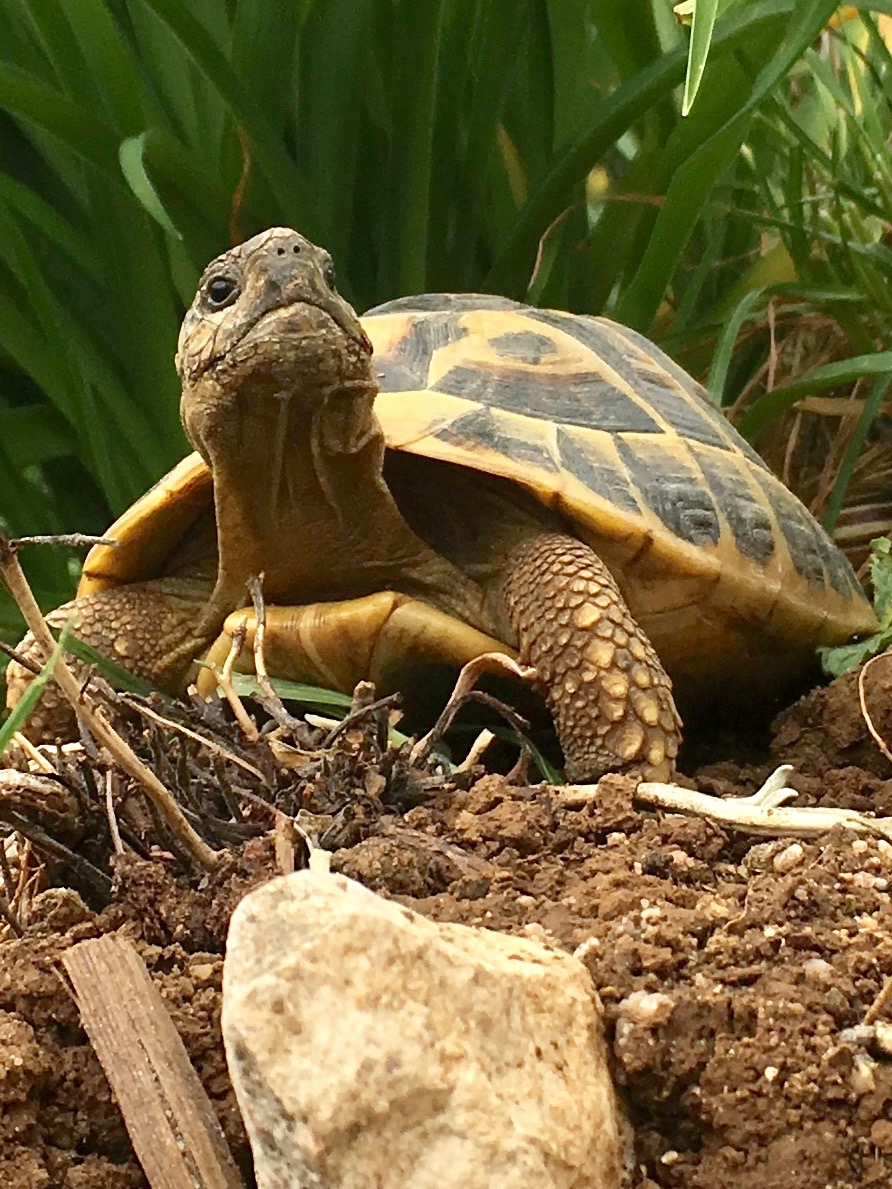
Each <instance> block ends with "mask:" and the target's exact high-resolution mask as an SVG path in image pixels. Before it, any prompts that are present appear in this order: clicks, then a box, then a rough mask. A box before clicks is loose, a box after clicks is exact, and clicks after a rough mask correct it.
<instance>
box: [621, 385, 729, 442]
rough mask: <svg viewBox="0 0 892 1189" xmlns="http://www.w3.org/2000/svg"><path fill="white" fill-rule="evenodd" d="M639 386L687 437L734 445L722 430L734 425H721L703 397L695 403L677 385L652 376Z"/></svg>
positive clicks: (664, 417)
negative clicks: (665, 383) (658, 381)
mask: <svg viewBox="0 0 892 1189" xmlns="http://www.w3.org/2000/svg"><path fill="white" fill-rule="evenodd" d="M636 387H637V390H638V391H639V392H640V393H641V395H642V396H643V397H644V399H645V400H646V401H647V402H648V404H649V405H650V406H651V407H652V408H653V410H654V412H656V413H659V415H660V416H661V417H662V418H663V420H664V421H666V422H668V424H669V425H671V426H672V428H673V429H674V430H677V432H678V433H679V434H680V435H681V436H682V437H683V438H687V439H688V440H689V441H694V442H703V443H704V445H706V446H718V447H720V448H721V449H722V450H730V449H731V445H730V443H729V442H728V438H727V436H726V433H723V432H722V431H723V429H727V428H730V426H728V425H727V423H725V425H724V426H720V425H717V424H716V422H715V420H714V419H713V418H711V417H710V416H709V412H708V410H706V409H705V408H703V407H702V406H701V402H700V401H697V402H696V403H695V402H694V401H693V400H689V399H688V398H687V397H685V396H682V394H681V393H680V392H678V391H677V389H675V388H666V387H665V385H661V384H658V383H656V382H652V381H651V380H647V381H645V380H643V379H639V380H638V383H637V386H636ZM722 420H723V421H724V418H722Z"/></svg>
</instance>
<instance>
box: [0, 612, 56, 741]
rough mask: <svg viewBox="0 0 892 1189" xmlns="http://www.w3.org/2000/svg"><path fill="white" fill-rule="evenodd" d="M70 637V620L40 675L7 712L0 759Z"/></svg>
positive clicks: (1, 732) (0, 735)
mask: <svg viewBox="0 0 892 1189" xmlns="http://www.w3.org/2000/svg"><path fill="white" fill-rule="evenodd" d="M70 635H71V620H70V619H69V620H68V622H67V623H66V624H65V625H64V627H63V628H62V631H61V632H60V633H59V639H58V640H57V641H56V647H55V648H54V649H53V651H52V652H51V653H50V655H49V656H48V657H47V660H46V664H44V666H43V668H42V669H41V670H40V673H39V674H38V675H37V676H36V677H35V678H34V680H33V681H32V682H31V683H30V685H29V686H28V688H27V689H26V690H25V693H24V695H23V697H22V700H21V701H20V702H19V703H18V705H17V706H16V707H15V708H14V709H13V710H11V711H10V712H9V715H8V717H7V719H6V721H5V722H4V723H3V724H2V726H0V759H2V758H3V756H4V754H5V752H6V749H7V748H8V747H9V745H10V743H11V742H12V737H13V735H14V734H15V733H16V731H20V730H21V729H22V727H23V726H24V725H25V723H26V722H27V721H28V719H29V717H30V716H31V712H32V711H33V709H34V707H35V706H36V705H37V703H38V702H39V701H40V699H41V697H42V696H43V691H44V690H45V689H46V687H47V686H48V685H49V683H50V681H52V679H53V670H54V669H55V668H56V664H57V662H58V660H59V657H60V656H61V655H62V653H63V652H64V651H65V649H66V647H67V646H68V642H69V637H70Z"/></svg>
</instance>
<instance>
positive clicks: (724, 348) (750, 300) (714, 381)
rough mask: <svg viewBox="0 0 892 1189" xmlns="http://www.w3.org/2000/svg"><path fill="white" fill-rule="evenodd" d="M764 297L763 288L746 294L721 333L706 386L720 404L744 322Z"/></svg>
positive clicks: (722, 402)
mask: <svg viewBox="0 0 892 1189" xmlns="http://www.w3.org/2000/svg"><path fill="white" fill-rule="evenodd" d="M764 298H765V290H764V289H763V288H759V289H752V290H751V291H750V292H749V293H746V294H744V296H743V297H742V298H741V299H740V301H739V302H738V303H737V305H736V306H735V308H734V309H733V310H732V312H731V314H730V316H729V318H728V320H727V321H726V322H725V324H724V326H723V328H722V333H721V334H720V335H719V340H718V342H717V343H716V347H715V352H714V353H713V356H712V364H711V366H710V369H709V378H708V379H707V381H706V388H707V390H708V391H709V392H711V393H712V395H713V396H714V397H715V399H716V401H717V402H718V403H719V404H720V405H723V404H725V403H726V402H725V399H724V394H725V383H726V381H727V379H728V368H729V367H730V366H731V357H732V355H733V354H734V347H735V346H736V344H737V336H738V335H739V334H740V331H741V329H742V327H743V324H744V323H745V322H746V321H747V320H748V319H749V317H750V315H751V314H752V312H753V310H754V309H755V308H756V307H757V306H758V305H760V304H761V303H762V302H763V301H764Z"/></svg>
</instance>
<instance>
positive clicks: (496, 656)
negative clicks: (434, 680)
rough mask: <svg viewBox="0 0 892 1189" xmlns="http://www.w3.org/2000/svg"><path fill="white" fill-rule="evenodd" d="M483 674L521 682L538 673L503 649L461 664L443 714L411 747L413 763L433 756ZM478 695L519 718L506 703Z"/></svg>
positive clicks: (510, 716)
mask: <svg viewBox="0 0 892 1189" xmlns="http://www.w3.org/2000/svg"><path fill="white" fill-rule="evenodd" d="M484 673H495V674H498V675H499V676H501V677H506V676H507V677H517V678H519V679H520V680H521V681H531V680H533V678H534V677H535V676H536V670H535V669H533V668H531V667H530V666H529V665H521V664H518V662H517V661H515V660H513V659H512V658H511V657H510V656H506V655H505V653H503V652H484V653H483V654H482V655H481V656H478V657H475V658H474V660H472V661H468V663H467V664H466V665H463V666H462V669H461V672H460V673H459V675H458V679H457V681H456V683H455V687H454V688H453V690H452V693H451V694H450V695H449V698H448V700H447V702H446V705H445V706H444V707H443V711H442V713H441V714H440V717H439V718H438V719H437V721H436V722H435V723H434V725H433V726H432V727H431V729H430V730H429V731H428V733H427V734H426V735H423V736H422V737H421V738H420V739H419V740H418V742H417V743H416V744H415V746H414V747H413V748H412V751H411V754H410V759H411V761H412V762H413V763H419V762H420V761H422V760H424V759H426V758H427V756H429V755H430V753H431V752H432V751H433V749H434V747H436V745H437V743H438V742H439V741H440V739H442V738H443V736H444V735H445V734H446V732H447V731H448V730H449V728H450V727H451V726H452V722H453V720H454V718H455V716H456V714H458V712H459V710H460V709H461V708H462V706H463V705H464V704H465V702H467V701H468V700H469V698H471V697H472V696H474V693H475V691H474V686H475V684H476V683H477V681H478V680H479V678H480V677H482V676H483V674H484ZM477 696H478V697H479V698H480V700H485V701H486V702H487V703H488V704H489V705H494V706H495V708H496V709H499V710H501V711H503V712H507V714H508V717H509V720H510V721H512V722H514V721H516V716H514V717H513V718H512V715H511V712H510V711H509V708H508V707H506V706H503V705H502V703H500V702H498V701H497V700H496V699H495V698H490V697H489V696H488V695H477Z"/></svg>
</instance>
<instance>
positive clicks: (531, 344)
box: [489, 330, 557, 363]
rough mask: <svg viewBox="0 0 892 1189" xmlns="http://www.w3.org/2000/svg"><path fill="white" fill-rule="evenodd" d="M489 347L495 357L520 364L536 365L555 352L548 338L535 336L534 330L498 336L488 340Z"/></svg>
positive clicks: (539, 335)
mask: <svg viewBox="0 0 892 1189" xmlns="http://www.w3.org/2000/svg"><path fill="white" fill-rule="evenodd" d="M489 345H490V346H491V347H492V349H493V351H495V353H496V354H497V355H504V356H505V357H506V358H507V359H517V360H519V361H520V362H521V363H538V362H539V361H540V360H541V359H544V357H545V356H546V355H554V354H555V353H556V351H557V348H556V347H555V345H554V343H553V342H552V340H551V339H550V338H548V337H547V336H546V335H544V334H536V332H535V331H534V330H518V331H509V332H508V333H507V334H498V335H496V337H495V338H494V339H490V340H489Z"/></svg>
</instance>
